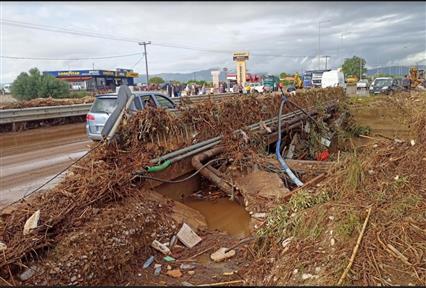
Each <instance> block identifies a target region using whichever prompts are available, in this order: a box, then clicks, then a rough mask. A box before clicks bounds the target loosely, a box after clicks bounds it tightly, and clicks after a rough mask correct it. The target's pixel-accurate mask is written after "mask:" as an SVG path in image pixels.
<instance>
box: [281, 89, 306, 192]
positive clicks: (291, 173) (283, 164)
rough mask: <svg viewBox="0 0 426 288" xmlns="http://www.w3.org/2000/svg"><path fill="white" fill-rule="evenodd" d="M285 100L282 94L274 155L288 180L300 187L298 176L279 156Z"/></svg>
mask: <svg viewBox="0 0 426 288" xmlns="http://www.w3.org/2000/svg"><path fill="white" fill-rule="evenodd" d="M281 92H282V90H281ZM286 101H287V97H286V96H284V95H283V97H282V98H281V105H280V110H279V112H278V141H277V144H276V146H275V155H276V156H277V160H278V162H280V166H281V170H283V171H284V172H285V173H286V174H287V175H288V176H289V177H290V180H291V181H292V182H293V183H294V184H296V185H297V186H298V187H301V186H303V183H302V181H300V180H299V178H297V176H296V175H294V173H293V171H291V170H290V168H289V167H288V165H287V163H285V161H284V159H283V157H282V156H281V151H280V147H281V114H282V110H283V107H284V104H285V103H286Z"/></svg>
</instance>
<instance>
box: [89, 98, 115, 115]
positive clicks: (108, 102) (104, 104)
mask: <svg viewBox="0 0 426 288" xmlns="http://www.w3.org/2000/svg"><path fill="white" fill-rule="evenodd" d="M116 106H117V98H96V100H95V103H93V106H92V109H90V112H92V113H106V114H111V113H112V112H113V111H114V109H115V107H116Z"/></svg>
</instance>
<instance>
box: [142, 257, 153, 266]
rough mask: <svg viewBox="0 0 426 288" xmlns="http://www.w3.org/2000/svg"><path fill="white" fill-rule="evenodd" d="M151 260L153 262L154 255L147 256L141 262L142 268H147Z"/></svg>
mask: <svg viewBox="0 0 426 288" xmlns="http://www.w3.org/2000/svg"><path fill="white" fill-rule="evenodd" d="M152 262H154V256H151V257H149V258H148V259H147V260H146V261H145V263H144V264H143V269H146V268H148V267H149V266H151V264H152Z"/></svg>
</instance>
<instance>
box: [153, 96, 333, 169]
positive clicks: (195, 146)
mask: <svg viewBox="0 0 426 288" xmlns="http://www.w3.org/2000/svg"><path fill="white" fill-rule="evenodd" d="M332 102H333V101H329V102H326V105H328V106H327V107H326V108H327V109H329V108H330V107H331V106H334V105H335V103H332ZM330 103H331V104H330ZM312 108H313V107H311V109H312ZM309 113H314V112H313V111H310V112H309ZM315 113H316V112H315ZM300 114H304V113H303V112H302V111H301V110H298V111H295V112H291V113H287V114H285V115H283V116H282V117H281V120H286V119H288V118H292V117H295V116H298V115H300ZM263 122H264V123H265V125H271V124H275V122H278V117H273V118H271V119H268V120H266V121H263ZM260 123H261V122H257V123H254V124H251V125H249V126H247V128H248V129H250V130H251V131H254V130H257V129H259V128H260V127H261V126H260ZM239 131H241V129H237V130H235V131H234V132H233V133H234V134H236V133H238V132H239ZM222 138H223V136H217V137H214V138H211V139H208V140H205V141H202V142H200V143H196V144H193V145H191V146H188V147H185V148H183V149H180V150H176V151H173V152H170V153H167V154H165V155H163V156H161V157H158V158H155V159H152V160H150V162H151V163H154V164H157V163H160V162H161V161H164V160H166V159H169V160H170V161H171V162H172V163H174V162H177V161H179V160H182V159H184V158H186V157H189V156H192V155H195V154H197V153H199V152H202V151H204V150H207V149H208V148H210V147H213V146H215V145H217V144H219V143H220V142H221V139H222ZM213 143H214V144H213ZM204 146H205V147H204ZM195 149H196V150H195ZM188 151H189V152H188ZM185 152H188V153H185ZM183 153H185V154H183ZM174 156H176V157H174ZM171 157H174V158H172V159H170V158H171Z"/></svg>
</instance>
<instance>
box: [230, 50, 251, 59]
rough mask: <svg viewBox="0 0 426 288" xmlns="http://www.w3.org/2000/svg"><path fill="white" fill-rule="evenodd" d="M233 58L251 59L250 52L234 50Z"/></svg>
mask: <svg viewBox="0 0 426 288" xmlns="http://www.w3.org/2000/svg"><path fill="white" fill-rule="evenodd" d="M233 59H234V61H245V60H248V59H249V52H247V51H239V52H234V55H233Z"/></svg>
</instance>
